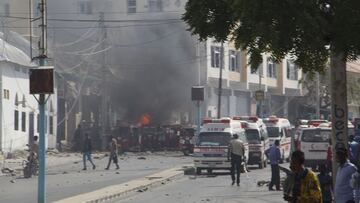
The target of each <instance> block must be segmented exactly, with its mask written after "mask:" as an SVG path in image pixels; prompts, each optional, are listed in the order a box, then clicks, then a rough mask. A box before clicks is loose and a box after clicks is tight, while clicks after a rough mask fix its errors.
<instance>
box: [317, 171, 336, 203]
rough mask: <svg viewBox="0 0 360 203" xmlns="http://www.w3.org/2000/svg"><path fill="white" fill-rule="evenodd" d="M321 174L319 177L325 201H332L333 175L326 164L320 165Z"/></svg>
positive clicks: (325, 202)
mask: <svg viewBox="0 0 360 203" xmlns="http://www.w3.org/2000/svg"><path fill="white" fill-rule="evenodd" d="M319 171H320V174H318V176H317V177H318V179H319V182H320V187H321V194H322V198H323V203H331V202H332V177H331V176H330V175H329V172H328V169H327V168H326V165H325V164H321V165H320V166H319Z"/></svg>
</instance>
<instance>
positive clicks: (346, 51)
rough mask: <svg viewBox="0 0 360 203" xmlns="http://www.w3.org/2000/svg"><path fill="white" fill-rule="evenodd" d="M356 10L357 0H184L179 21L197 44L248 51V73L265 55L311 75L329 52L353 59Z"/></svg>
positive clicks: (358, 26) (359, 23)
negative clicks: (288, 60) (228, 43)
mask: <svg viewBox="0 0 360 203" xmlns="http://www.w3.org/2000/svg"><path fill="white" fill-rule="evenodd" d="M327 1H328V2H329V3H330V4H327V3H326V2H327ZM359 8H360V1H359V0H331V1H329V0H189V1H188V3H187V5H186V12H185V14H184V15H183V20H184V21H185V22H186V23H187V24H188V25H189V27H190V28H189V30H190V31H191V32H192V33H193V34H196V35H199V37H200V40H205V39H207V38H209V37H214V38H215V39H216V40H217V41H224V40H226V39H227V36H229V37H230V40H234V42H235V45H236V47H237V48H241V49H244V50H245V49H246V50H247V51H248V53H249V54H250V61H249V63H250V64H251V68H252V70H256V69H257V67H258V66H259V64H260V63H261V62H262V57H261V53H265V52H266V53H270V54H271V56H272V57H273V58H274V59H275V60H280V59H282V58H283V57H284V56H285V55H287V54H290V55H291V56H292V57H293V59H294V60H295V63H296V64H298V65H299V66H301V67H302V68H303V70H304V71H305V72H314V71H323V70H324V68H325V66H326V62H327V60H328V58H329V56H330V51H331V52H334V53H337V54H341V55H343V56H344V59H343V60H355V59H356V58H357V56H358V55H359V53H360V38H359V37H358V36H357V35H358V33H360V12H359ZM329 47H330V48H329Z"/></svg>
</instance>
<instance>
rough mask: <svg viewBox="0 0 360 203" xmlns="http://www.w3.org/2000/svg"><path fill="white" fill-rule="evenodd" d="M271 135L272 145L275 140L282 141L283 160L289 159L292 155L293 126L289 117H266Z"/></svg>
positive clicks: (268, 131) (265, 120) (266, 123)
mask: <svg viewBox="0 0 360 203" xmlns="http://www.w3.org/2000/svg"><path fill="white" fill-rule="evenodd" d="M264 123H265V125H266V130H267V133H268V136H269V141H270V145H272V144H274V142H275V140H279V141H280V152H281V162H284V161H285V160H286V161H289V160H290V155H291V133H292V126H291V124H290V122H289V120H288V119H285V118H278V117H276V116H270V117H269V118H266V119H264Z"/></svg>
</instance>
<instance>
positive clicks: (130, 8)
mask: <svg viewBox="0 0 360 203" xmlns="http://www.w3.org/2000/svg"><path fill="white" fill-rule="evenodd" d="M127 12H128V13H136V0H128V1H127Z"/></svg>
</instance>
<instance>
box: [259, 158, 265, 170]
mask: <svg viewBox="0 0 360 203" xmlns="http://www.w3.org/2000/svg"><path fill="white" fill-rule="evenodd" d="M264 165H265V161H264V160H263V159H262V160H261V161H260V163H259V169H263V168H264V167H265V166H264Z"/></svg>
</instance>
